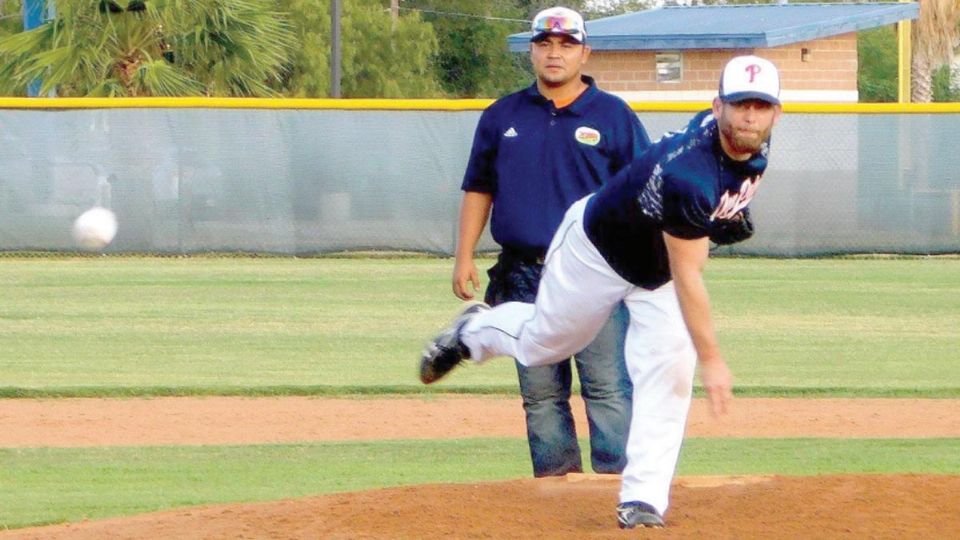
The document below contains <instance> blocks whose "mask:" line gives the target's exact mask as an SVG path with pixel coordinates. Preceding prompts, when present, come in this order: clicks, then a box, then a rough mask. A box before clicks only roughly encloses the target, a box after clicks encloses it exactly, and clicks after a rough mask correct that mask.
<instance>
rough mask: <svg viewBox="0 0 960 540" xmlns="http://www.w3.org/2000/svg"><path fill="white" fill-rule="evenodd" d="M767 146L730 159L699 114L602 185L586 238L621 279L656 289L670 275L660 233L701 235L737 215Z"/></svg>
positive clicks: (591, 206)
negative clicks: (747, 157)
mask: <svg viewBox="0 0 960 540" xmlns="http://www.w3.org/2000/svg"><path fill="white" fill-rule="evenodd" d="M768 151H769V145H768V144H767V143H764V144H763V147H762V149H761V150H760V152H758V153H756V154H754V155H753V156H751V157H750V158H749V159H747V160H746V161H735V160H733V159H730V158H729V157H728V156H727V155H726V154H725V153H724V152H723V149H722V148H721V147H720V138H719V133H718V128H717V121H716V119H715V118H714V117H713V115H712V114H711V113H710V111H704V112H701V113H699V114H697V115H696V116H695V117H694V118H693V120H691V121H690V123H689V124H688V125H687V127H686V128H685V129H684V130H682V131H679V132H675V133H668V134H666V135H664V137H663V139H661V140H660V141H659V142H658V143H656V144H654V145H653V146H652V147H651V148H650V150H648V151H647V152H645V153H644V154H643V155H642V156H640V157H639V158H638V159H637V160H636V161H634V162H633V163H632V164H631V165H630V167H628V168H627V169H625V170H624V171H622V172H621V173H620V174H618V175H617V176H616V177H615V178H613V179H612V180H611V181H610V182H608V183H607V184H606V185H604V186H603V187H601V188H600V189H599V190H597V193H596V194H595V195H594V196H593V197H592V198H591V199H590V201H589V202H588V203H587V208H586V211H585V215H584V228H585V230H586V232H587V236H588V237H589V238H590V241H591V242H593V244H594V245H595V246H596V247H597V249H598V250H599V251H600V253H601V254H602V255H603V257H604V259H606V261H607V262H608V263H609V264H610V267H611V268H613V269H614V270H615V271H616V272H617V273H618V274H619V275H620V276H621V277H623V278H624V279H626V280H627V281H629V282H631V283H633V284H634V285H637V286H640V287H644V288H647V289H654V288H657V287H659V286H661V285H663V284H664V283H667V282H668V281H670V266H669V261H668V259H667V248H666V244H665V243H664V240H663V234H662V233H663V231H666V232H667V233H669V234H671V235H672V236H676V237H679V238H686V239H696V238H703V237H705V236H709V235H710V233H711V232H712V231H713V230H715V229H716V228H718V226H719V225H720V224H721V222H723V221H725V220H726V221H729V220H731V219H733V218H734V217H736V215H737V213H738V212H739V211H740V210H742V209H744V208H745V207H746V206H747V204H748V203H749V202H750V199H751V198H752V197H753V194H754V192H755V191H756V189H757V186H758V185H759V184H760V179H761V177H762V175H763V171H764V170H765V169H766V167H767V153H768Z"/></svg>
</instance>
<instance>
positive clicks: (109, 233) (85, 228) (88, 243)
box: [73, 206, 117, 249]
mask: <svg viewBox="0 0 960 540" xmlns="http://www.w3.org/2000/svg"><path fill="white" fill-rule="evenodd" d="M116 234H117V216H116V215H114V213H113V212H112V211H110V210H109V209H107V208H103V207H102V206H94V207H93V208H91V209H89V210H87V211H86V212H84V213H82V214H80V217H78V218H77V219H76V221H74V222H73V239H74V241H76V243H77V245H78V246H80V247H82V248H84V249H103V248H105V247H107V245H108V244H109V243H110V242H111V241H113V237H114V235H116Z"/></svg>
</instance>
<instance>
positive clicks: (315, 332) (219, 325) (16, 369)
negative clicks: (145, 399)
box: [0, 256, 960, 397]
mask: <svg viewBox="0 0 960 540" xmlns="http://www.w3.org/2000/svg"><path fill="white" fill-rule="evenodd" d="M490 263H491V261H480V264H481V266H482V267H483V268H486V267H488V266H489V265H490ZM451 266H452V261H451V260H449V259H438V258H394V259H371V258H367V259H352V258H317V259H294V258H243V257H238V258H229V257H225V258H210V257H194V258H149V257H114V256H108V257H46V258H44V257H41V258H17V257H4V258H0V283H2V284H3V301H2V302H0V350H2V351H3V355H2V358H0V396H8V397H9V396H83V395H106V396H110V395H162V394H241V395H243V394H247V395H255V394H306V395H323V394H328V395H329V394H352V393H405V392H436V391H441V392H442V391H463V392H483V393H496V392H504V393H512V392H515V389H516V375H515V373H514V369H513V366H512V364H511V362H509V361H502V360H497V361H493V362H490V363H489V364H487V365H486V366H484V367H482V368H469V369H462V370H458V372H457V373H455V374H454V375H453V376H452V377H450V378H449V379H447V380H445V381H443V382H442V383H440V384H437V385H434V386H431V387H429V388H425V387H423V386H422V385H420V384H419V383H418V382H417V380H416V377H415V359H416V358H417V356H418V354H419V352H420V350H421V348H422V346H423V344H424V342H425V341H426V339H427V338H428V337H430V336H431V335H432V334H434V333H435V331H436V330H437V329H438V328H440V327H441V326H442V325H443V324H445V323H446V322H447V320H448V319H449V317H450V316H451V315H452V314H453V313H455V311H456V309H457V305H458V301H457V300H456V299H455V298H454V297H453V295H452V293H451V292H450V284H449V279H450V277H449V276H450V271H451ZM958 275H960V259H957V258H914V259H867V260H853V259H824V260H777V259H737V258H718V259H715V260H713V261H711V263H710V265H709V267H708V276H707V281H708V287H709V289H710V291H711V295H712V298H713V303H714V311H715V314H716V318H717V320H718V332H719V335H720V340H721V344H722V347H723V350H724V351H725V354H726V355H727V359H728V362H729V363H730V365H731V368H732V369H733V371H734V374H735V376H736V381H737V385H738V386H737V392H738V393H739V394H740V395H810V394H817V395H836V396H841V395H843V396H846V395H854V396H903V395H917V396H935V397H957V396H960V384H958V381H960V362H958V361H957V360H958V356H957V355H958V353H957V351H960V332H957V328H960V280H958V279H957V276H958Z"/></svg>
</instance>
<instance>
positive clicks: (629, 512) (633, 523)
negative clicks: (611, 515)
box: [617, 501, 664, 529]
mask: <svg viewBox="0 0 960 540" xmlns="http://www.w3.org/2000/svg"><path fill="white" fill-rule="evenodd" d="M617 521H618V522H619V523H620V528H621V529H632V528H634V527H653V528H657V529H659V528H662V527H663V526H664V523H663V518H662V517H660V513H659V512H657V510H656V509H655V508H654V507H652V506H650V505H649V504H647V503H645V502H640V501H630V502H625V503H620V504H619V505H617Z"/></svg>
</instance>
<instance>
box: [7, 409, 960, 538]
mask: <svg viewBox="0 0 960 540" xmlns="http://www.w3.org/2000/svg"><path fill="white" fill-rule="evenodd" d="M575 414H576V416H577V420H578V423H579V425H584V426H585V425H586V424H585V417H584V414H583V405H582V403H580V402H579V401H576V402H575ZM344 418H350V422H344V421H343V419H344ZM687 433H688V436H690V437H777V438H779V437H799V436H809V437H859V438H862V437H881V438H893V437H910V438H915V437H960V401H958V400H915V399H883V400H880V399H876V400H847V399H825V400H786V399H738V400H736V401H735V402H734V408H733V409H732V411H731V414H730V415H728V416H727V417H725V418H724V419H723V420H721V421H715V420H713V419H712V418H710V417H709V415H708V414H707V413H706V408H705V407H704V403H703V401H702V400H696V401H695V402H694V405H693V408H692V410H691V416H690V421H689V424H688V430H687ZM475 436H490V437H523V436H524V427H523V416H522V411H521V410H520V404H519V401H518V400H516V399H503V398H473V397H443V398H440V397H434V398H398V399H310V398H157V399H124V400H99V399H62V400H59V399H58V400H0V447H5V448H25V447H47V446H51V447H64V446H73V447H76V446H111V445H156V444H191V445H192V444H254V443H278V442H300V441H323V440H365V439H412V438H416V439H437V438H457V437H475ZM617 486H618V484H617V478H616V477H598V476H594V475H571V476H569V477H567V478H551V479H540V480H534V479H526V478H525V479H518V480H515V481H510V482H492V483H479V484H462V485H425V486H410V487H401V488H391V489H384V490H376V491H369V492H361V493H349V494H340V495H329V496H317V497H309V498H302V499H296V500H284V501H274V502H266V503H256V504H237V505H217V506H205V507H195V508H187V509H179V510H171V511H166V512H157V513H151V514H145V515H141V516H135V517H131V518H117V519H109V520H100V521H90V522H83V523H76V524H69V525H57V526H50V527H38V528H30V529H20V530H14V531H5V532H0V539H3V540H7V539H13V538H17V539H25V538H31V539H34V538H36V539H60V538H62V539H119V538H130V539H133V538H178V539H179V538H187V539H194V538H195V539H201V538H203V539H214V538H224V539H226V538H271V539H280V538H333V539H341V538H342V539H348V538H349V539H353V538H409V539H414V538H417V539H432V538H511V539H516V538H559V539H567V538H569V539H573V538H628V537H630V538H663V539H667V538H671V539H672V538H766V537H771V536H773V535H775V536H777V537H779V538H780V539H784V538H838V537H844V538H924V539H933V538H948V537H951V536H952V535H953V534H954V533H955V532H956V531H958V530H960V512H958V511H957V509H958V508H960V476H931V475H830V476H818V477H809V478H797V477H778V476H772V477H698V478H678V479H677V480H676V482H675V487H674V490H673V493H672V497H671V500H672V507H671V511H670V512H669V514H668V516H667V524H668V528H667V529H664V530H659V531H646V530H644V531H620V530H618V529H617V528H616V525H615V521H614V517H613V513H612V509H613V506H614V505H615V504H616V497H617Z"/></svg>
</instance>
